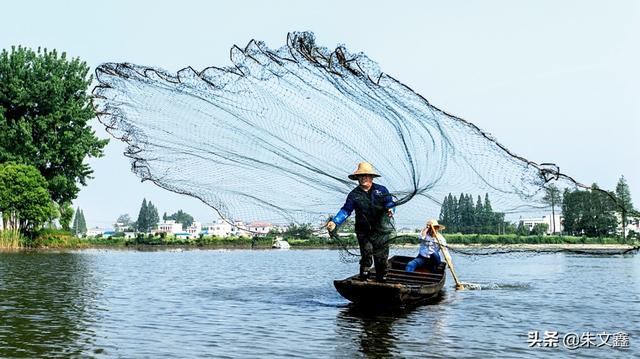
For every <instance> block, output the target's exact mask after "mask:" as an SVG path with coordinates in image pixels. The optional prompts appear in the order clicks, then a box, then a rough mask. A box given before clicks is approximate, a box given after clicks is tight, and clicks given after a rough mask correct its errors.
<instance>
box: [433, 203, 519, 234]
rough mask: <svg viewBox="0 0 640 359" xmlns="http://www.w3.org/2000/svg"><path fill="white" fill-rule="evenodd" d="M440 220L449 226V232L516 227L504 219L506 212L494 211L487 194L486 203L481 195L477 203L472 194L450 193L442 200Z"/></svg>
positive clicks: (488, 230) (481, 231)
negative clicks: (455, 194) (458, 195)
mask: <svg viewBox="0 0 640 359" xmlns="http://www.w3.org/2000/svg"><path fill="white" fill-rule="evenodd" d="M439 222H440V223H442V224H444V225H446V226H447V232H449V233H455V232H459V233H505V232H506V230H507V228H509V230H510V231H514V230H515V229H514V228H512V227H511V225H510V224H509V223H507V222H505V220H504V213H500V212H494V211H493V208H492V207H491V201H490V200H489V194H485V197H484V203H483V202H482V199H481V197H480V196H478V197H477V200H476V204H475V205H474V204H473V197H472V196H471V195H470V194H464V193H461V194H460V198H456V197H455V196H453V195H451V193H449V195H448V196H446V197H445V198H444V201H443V202H442V207H441V208H440V217H439Z"/></svg>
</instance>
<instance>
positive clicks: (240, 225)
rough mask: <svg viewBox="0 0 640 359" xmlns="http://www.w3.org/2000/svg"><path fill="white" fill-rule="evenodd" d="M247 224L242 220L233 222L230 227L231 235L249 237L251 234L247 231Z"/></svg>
mask: <svg viewBox="0 0 640 359" xmlns="http://www.w3.org/2000/svg"><path fill="white" fill-rule="evenodd" d="M247 229H248V226H247V225H246V224H245V223H244V222H242V221H235V222H233V226H232V227H231V235H232V236H236V237H251V236H253V234H252V233H251V232H249V231H247Z"/></svg>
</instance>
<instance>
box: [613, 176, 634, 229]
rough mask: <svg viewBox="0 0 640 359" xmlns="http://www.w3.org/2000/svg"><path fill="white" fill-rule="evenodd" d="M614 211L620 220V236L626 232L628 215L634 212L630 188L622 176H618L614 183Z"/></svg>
mask: <svg viewBox="0 0 640 359" xmlns="http://www.w3.org/2000/svg"><path fill="white" fill-rule="evenodd" d="M616 200H617V206H616V211H617V212H618V213H620V218H621V221H622V236H623V237H624V236H625V234H626V228H627V224H629V215H630V214H632V213H633V212H634V210H633V203H632V202H631V190H630V189H629V185H628V184H627V181H626V180H625V178H624V176H620V179H619V180H618V184H617V185H616Z"/></svg>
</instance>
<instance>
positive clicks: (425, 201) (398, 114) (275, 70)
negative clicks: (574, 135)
mask: <svg viewBox="0 0 640 359" xmlns="http://www.w3.org/2000/svg"><path fill="white" fill-rule="evenodd" d="M230 57H231V61H232V66H229V67H224V68H218V67H209V68H206V69H204V70H202V71H196V70H194V69H193V68H191V67H187V68H184V69H182V70H180V71H178V72H177V73H175V74H173V73H169V72H167V71H164V70H161V69H159V68H152V67H144V66H138V65H133V64H129V63H105V64H102V65H100V66H99V67H98V68H97V69H96V78H97V80H98V82H99V85H98V86H97V87H96V88H95V89H94V96H95V98H94V104H95V106H96V110H97V113H98V116H99V120H100V121H101V123H103V124H104V125H105V126H106V128H107V129H108V131H109V132H110V133H111V134H112V135H113V136H114V137H116V138H119V139H121V140H122V141H125V142H126V143H127V144H128V147H127V150H126V153H125V155H126V156H127V157H129V158H130V159H131V161H132V169H133V171H134V172H135V173H136V175H138V176H139V177H140V178H141V179H142V180H149V181H152V182H154V183H155V184H157V185H158V186H160V187H162V188H165V189H167V190H169V191H172V192H176V193H181V194H184V195H187V196H192V197H195V198H198V199H200V200H201V201H203V202H204V203H206V204H207V205H209V206H210V207H212V208H213V209H215V211H217V213H218V214H219V216H220V217H221V218H223V219H225V220H227V221H230V222H232V221H236V220H242V221H244V222H245V223H247V222H250V221H258V220H259V221H263V222H271V223H275V224H278V223H280V224H288V223H296V224H305V223H311V224H312V225H313V226H315V227H316V228H318V229H319V228H320V227H321V225H322V223H323V222H324V221H326V218H327V216H328V215H331V214H335V213H336V211H337V210H338V209H339V208H340V207H341V205H342V204H343V203H344V200H345V197H346V195H347V194H348V193H349V192H350V191H351V190H352V189H353V188H354V187H355V186H356V183H355V182H353V181H351V180H349V179H348V178H347V176H348V175H349V174H350V173H351V172H352V171H353V170H354V169H355V168H356V166H357V164H358V163H359V162H362V161H367V162H370V163H372V164H374V166H375V167H376V169H377V170H378V172H379V173H380V174H381V175H382V177H381V178H379V179H376V182H377V183H380V184H383V185H385V186H386V187H387V188H388V189H389V190H390V191H391V193H393V195H394V197H395V199H396V204H397V211H396V214H395V218H396V226H397V227H398V228H399V227H405V226H406V227H410V228H418V227H421V226H422V225H423V224H424V220H425V219H426V218H427V217H435V218H437V217H438V215H439V213H440V210H441V204H442V202H443V199H444V198H445V197H446V196H447V195H448V194H449V193H454V194H455V193H473V194H482V195H483V196H484V195H485V194H488V196H489V197H490V198H491V201H492V205H493V208H494V209H495V210H499V211H501V212H503V213H505V214H506V215H507V216H509V215H519V214H523V213H539V212H540V211H542V210H544V211H545V213H546V212H548V205H547V204H546V203H545V202H544V201H543V196H544V194H545V191H544V189H545V186H547V185H548V184H549V183H553V184H554V185H556V186H557V187H558V188H560V189H561V190H562V189H563V188H573V187H575V186H577V185H578V184H577V183H576V182H575V181H574V180H573V179H571V178H570V177H568V176H566V175H564V174H562V173H560V172H559V170H558V168H557V167H556V166H554V165H549V164H547V165H545V164H537V163H534V162H532V161H529V160H527V159H525V158H522V157H520V156H517V155H515V154H513V153H511V152H510V151H509V150H508V149H507V148H505V147H504V146H502V145H501V144H499V143H498V142H497V141H496V140H495V139H494V138H493V137H492V136H491V135H489V134H488V133H486V132H484V131H482V130H481V129H479V128H478V127H476V126H475V125H473V124H472V123H470V122H467V121H465V120H463V119H460V118H457V117H455V116H452V115H450V114H447V113H446V112H444V111H442V110H440V109H438V108H436V107H435V106H433V105H431V104H430V103H429V102H428V101H427V100H426V99H425V98H424V97H422V96H421V95H419V94H418V93H416V92H414V91H413V90H412V89H411V88H409V87H407V86H406V85H404V84H402V83H401V82H400V81H398V80H396V79H394V78H393V77H391V76H390V75H388V74H385V73H383V72H382V71H381V70H380V69H379V68H378V66H377V65H376V63H375V62H374V61H372V60H371V59H369V58H368V57H367V56H366V55H364V54H363V53H351V52H349V51H348V50H347V49H346V48H345V47H343V46H339V47H337V48H336V49H335V50H329V49H327V48H324V47H320V46H318V45H316V43H315V40H314V37H313V35H312V34H311V33H306V32H305V33H291V34H289V35H288V36H287V43H286V45H285V46H283V47H281V48H279V49H277V50H273V49H270V48H268V47H267V46H266V45H265V44H264V43H262V42H259V41H255V40H252V41H250V42H249V43H248V45H247V46H246V47H245V48H239V47H236V46H234V47H233V48H232V49H231V54H230Z"/></svg>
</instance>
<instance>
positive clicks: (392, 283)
mask: <svg viewBox="0 0 640 359" xmlns="http://www.w3.org/2000/svg"><path fill="white" fill-rule="evenodd" d="M413 258H414V257H406V256H393V257H392V258H390V259H389V271H388V273H387V277H386V280H385V281H384V282H378V281H377V280H376V279H375V271H373V272H372V273H371V274H370V275H369V279H367V280H366V281H363V280H360V278H359V275H358V274H356V275H354V276H351V277H349V278H346V279H342V280H336V281H333V285H334V286H335V287H336V289H337V290H338V293H340V295H342V296H343V297H345V298H346V299H348V300H350V301H351V302H353V303H356V304H359V305H375V306H402V305H413V304H420V303H423V302H427V301H429V300H430V299H434V298H436V297H438V296H439V295H440V291H441V290H442V287H443V286H444V282H445V279H446V276H445V267H446V264H445V263H442V264H440V266H439V267H438V268H437V269H436V270H435V272H430V271H428V270H427V269H426V268H418V269H417V270H416V271H415V272H406V271H405V267H406V266H407V263H409V261H411V260H412V259H413Z"/></svg>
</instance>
